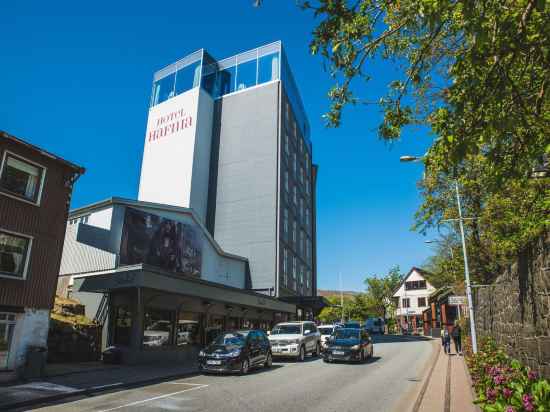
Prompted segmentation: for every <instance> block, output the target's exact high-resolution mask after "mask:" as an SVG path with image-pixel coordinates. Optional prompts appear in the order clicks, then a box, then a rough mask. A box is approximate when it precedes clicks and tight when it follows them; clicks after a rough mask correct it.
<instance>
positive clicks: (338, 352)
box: [332, 350, 345, 355]
mask: <svg viewBox="0 0 550 412" xmlns="http://www.w3.org/2000/svg"><path fill="white" fill-rule="evenodd" d="M344 353H345V352H343V351H341V350H335V351H332V354H333V355H343V354H344Z"/></svg>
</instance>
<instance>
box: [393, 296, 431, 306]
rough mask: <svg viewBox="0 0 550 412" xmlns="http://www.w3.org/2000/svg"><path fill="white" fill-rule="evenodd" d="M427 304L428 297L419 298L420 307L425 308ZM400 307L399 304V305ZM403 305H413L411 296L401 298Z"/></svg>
mask: <svg viewBox="0 0 550 412" xmlns="http://www.w3.org/2000/svg"><path fill="white" fill-rule="evenodd" d="M425 306H426V298H418V307H419V308H423V307H425ZM398 307H399V305H398ZM401 307H402V308H410V307H411V299H410V298H403V299H401Z"/></svg>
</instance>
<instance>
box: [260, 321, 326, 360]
mask: <svg viewBox="0 0 550 412" xmlns="http://www.w3.org/2000/svg"><path fill="white" fill-rule="evenodd" d="M269 342H270V343H271V353H272V354H273V356H274V357H292V358H296V359H297V360H298V361H300V362H301V361H303V360H304V358H305V357H306V355H307V354H308V353H311V354H312V356H319V354H320V353H321V334H320V333H319V331H318V330H317V327H316V326H315V324H314V323H313V322H308V321H305V322H284V323H278V324H277V325H275V327H274V328H273V330H272V331H271V333H270V336H269Z"/></svg>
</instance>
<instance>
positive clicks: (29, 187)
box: [0, 153, 45, 203]
mask: <svg viewBox="0 0 550 412" xmlns="http://www.w3.org/2000/svg"><path fill="white" fill-rule="evenodd" d="M44 170H45V169H44V168H43V167H41V166H37V165H35V164H34V163H30V162H27V161H25V160H23V159H21V158H16V157H15V156H13V155H11V154H9V153H5V155H4V160H3V162H2V169H1V170H0V189H2V190H3V191H5V192H7V193H10V194H12V195H15V196H18V197H21V198H23V199H25V200H28V201H31V202H33V203H39V200H40V199H39V198H40V193H41V191H42V182H43V180H44V179H43V177H44Z"/></svg>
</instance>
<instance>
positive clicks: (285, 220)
mask: <svg viewBox="0 0 550 412" xmlns="http://www.w3.org/2000/svg"><path fill="white" fill-rule="evenodd" d="M283 235H284V237H285V240H288V209H287V208H285V210H284V212H283Z"/></svg>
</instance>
